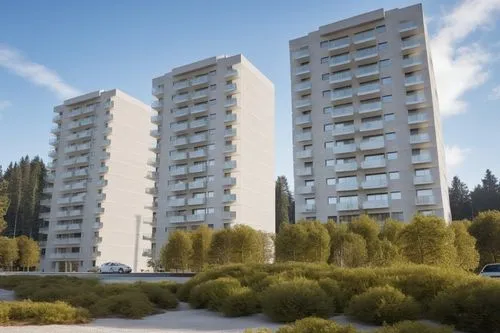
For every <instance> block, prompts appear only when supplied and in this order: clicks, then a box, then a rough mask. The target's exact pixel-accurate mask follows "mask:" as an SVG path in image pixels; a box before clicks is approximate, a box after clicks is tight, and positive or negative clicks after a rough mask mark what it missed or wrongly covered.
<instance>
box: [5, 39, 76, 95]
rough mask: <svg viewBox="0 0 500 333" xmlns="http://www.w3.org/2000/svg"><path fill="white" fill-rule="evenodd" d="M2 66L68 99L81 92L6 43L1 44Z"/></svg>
mask: <svg viewBox="0 0 500 333" xmlns="http://www.w3.org/2000/svg"><path fill="white" fill-rule="evenodd" d="M0 67H5V68H6V69H8V70H9V71H11V72H12V73H14V74H16V75H19V76H20V77H22V78H25V79H26V80H28V81H31V82H32V83H34V84H36V85H39V86H42V87H46V88H48V89H49V90H51V91H52V92H54V93H55V94H56V95H57V96H58V97H59V98H62V99H67V98H70V97H74V96H75V95H78V94H80V92H79V91H78V90H77V89H76V88H74V87H72V86H71V85H69V84H67V83H66V82H64V81H63V79H62V78H61V77H60V76H59V75H58V74H57V73H56V72H54V71H53V70H51V69H49V68H47V67H45V66H43V65H40V64H37V63H35V62H32V61H30V60H29V59H27V58H25V57H24V56H23V55H22V54H21V53H20V52H19V51H17V50H16V49H14V48H12V47H9V46H7V45H4V44H0Z"/></svg>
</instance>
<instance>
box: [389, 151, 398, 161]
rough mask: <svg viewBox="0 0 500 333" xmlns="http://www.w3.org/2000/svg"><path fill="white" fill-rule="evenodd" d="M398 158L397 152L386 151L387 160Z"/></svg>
mask: <svg viewBox="0 0 500 333" xmlns="http://www.w3.org/2000/svg"><path fill="white" fill-rule="evenodd" d="M397 158H398V152H396V151H395V152H391V153H387V159H388V160H395V159H397Z"/></svg>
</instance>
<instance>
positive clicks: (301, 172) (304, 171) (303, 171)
mask: <svg viewBox="0 0 500 333" xmlns="http://www.w3.org/2000/svg"><path fill="white" fill-rule="evenodd" d="M295 173H296V175H297V176H300V177H302V176H312V174H313V169H312V168H311V167H306V168H298V169H296V170H295Z"/></svg>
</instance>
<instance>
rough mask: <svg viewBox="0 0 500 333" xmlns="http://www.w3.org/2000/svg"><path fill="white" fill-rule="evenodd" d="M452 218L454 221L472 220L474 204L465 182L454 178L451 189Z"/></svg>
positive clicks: (456, 177)
mask: <svg viewBox="0 0 500 333" xmlns="http://www.w3.org/2000/svg"><path fill="white" fill-rule="evenodd" d="M448 192H449V197H450V208H451V216H452V218H453V220H454V221H459V220H463V219H468V218H472V203H471V196H470V193H469V189H468V188H467V185H465V183H464V182H462V181H461V180H460V178H458V176H455V177H453V180H452V181H451V187H450V189H449V191H448Z"/></svg>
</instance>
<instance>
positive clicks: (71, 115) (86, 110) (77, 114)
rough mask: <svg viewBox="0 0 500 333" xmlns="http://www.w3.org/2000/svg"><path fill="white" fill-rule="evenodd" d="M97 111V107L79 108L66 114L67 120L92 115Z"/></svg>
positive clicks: (94, 105)
mask: <svg viewBox="0 0 500 333" xmlns="http://www.w3.org/2000/svg"><path fill="white" fill-rule="evenodd" d="M96 110H97V105H96V104H93V105H89V106H85V107H79V108H78V109H74V110H71V111H70V112H68V117H69V118H74V117H80V116H85V115H89V114H92V113H94V112H95V111H96Z"/></svg>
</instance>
